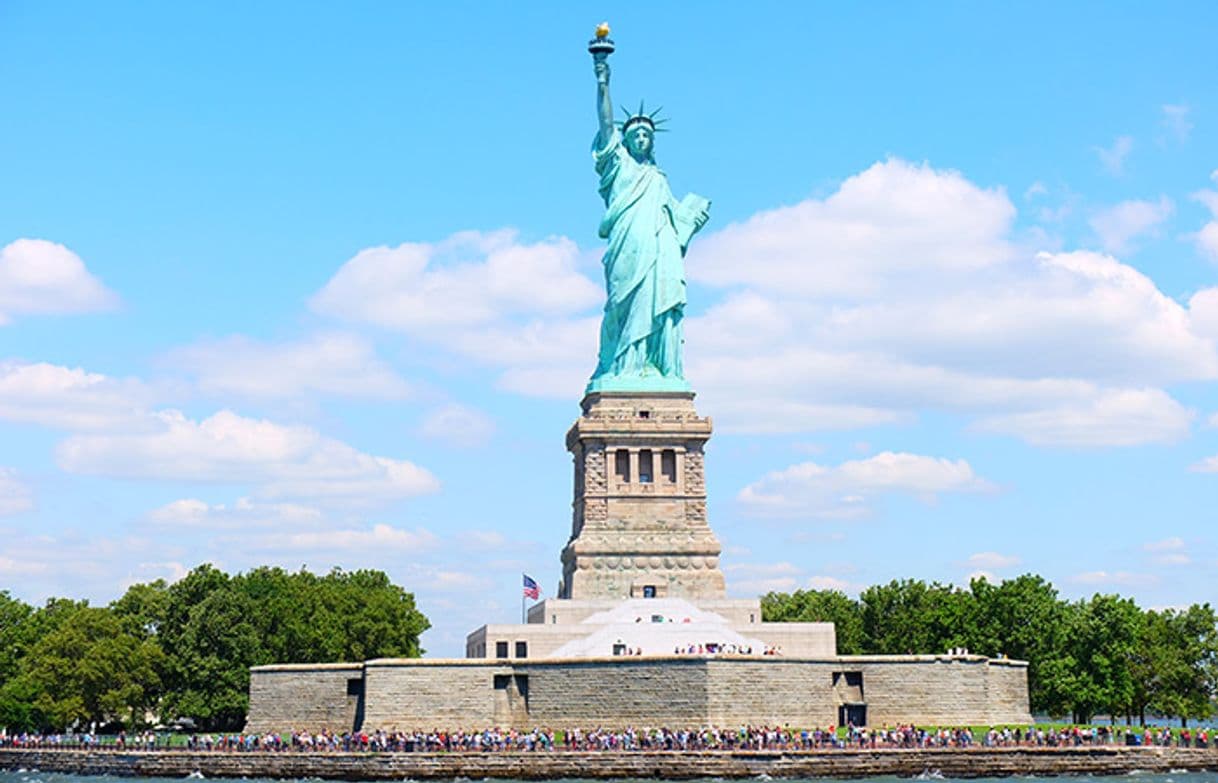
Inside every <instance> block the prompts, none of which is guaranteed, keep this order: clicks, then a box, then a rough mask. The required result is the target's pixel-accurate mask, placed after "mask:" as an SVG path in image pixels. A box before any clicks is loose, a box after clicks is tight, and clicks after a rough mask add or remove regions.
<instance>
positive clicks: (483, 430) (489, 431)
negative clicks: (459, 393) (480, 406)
mask: <svg viewBox="0 0 1218 783" xmlns="http://www.w3.org/2000/svg"><path fill="white" fill-rule="evenodd" d="M420 431H421V432H422V434H423V436H424V437H427V438H431V439H433V440H438V441H441V442H443V443H448V444H451V445H453V446H465V447H471V446H482V445H485V444H486V443H487V442H488V441H489V440H490V439H491V436H492V435H494V434H495V422H494V420H493V419H492V418H491V417H490V416H487V415H486V414H485V413H483V412H482V411H479V410H476V409H474V408H470V407H468V406H465V405H459V404H457V403H451V404H448V405H445V406H443V407H441V408H437V409H436V410H433V411H432V412H431V413H429V414H427V417H426V418H425V419H423V425H422V427H421V428H420Z"/></svg>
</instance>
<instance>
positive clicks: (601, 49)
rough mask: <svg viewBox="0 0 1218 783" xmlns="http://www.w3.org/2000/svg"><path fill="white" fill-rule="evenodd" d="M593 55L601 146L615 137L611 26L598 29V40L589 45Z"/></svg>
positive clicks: (602, 26)
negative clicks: (612, 96) (610, 90)
mask: <svg viewBox="0 0 1218 783" xmlns="http://www.w3.org/2000/svg"><path fill="white" fill-rule="evenodd" d="M588 51H590V52H591V53H592V68H593V70H594V71H595V72H596V118H597V120H598V121H599V123H600V139H601V145H600V146H604V145H605V144H608V143H609V139H610V138H612V137H613V100H612V99H611V98H610V97H609V55H610V54H611V53H612V52H613V41H610V40H609V25H608V24H606V23H604V22H601V23H600V24H599V25H597V27H596V38H594V39H593V41H592V43H590V44H589V45H588Z"/></svg>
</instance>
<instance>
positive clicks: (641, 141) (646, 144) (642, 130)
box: [626, 122, 655, 160]
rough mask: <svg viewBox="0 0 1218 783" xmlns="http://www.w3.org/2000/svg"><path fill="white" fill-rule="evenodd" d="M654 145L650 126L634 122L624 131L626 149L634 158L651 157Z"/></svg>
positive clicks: (653, 136) (644, 158) (643, 158)
mask: <svg viewBox="0 0 1218 783" xmlns="http://www.w3.org/2000/svg"><path fill="white" fill-rule="evenodd" d="M654 146H655V135H654V134H653V133H652V132H651V128H649V127H647V126H646V125H644V124H643V123H641V122H640V123H635V124H634V125H631V126H630V130H628V131H627V132H626V149H627V150H629V151H630V154H631V156H632V157H634V159H635V160H646V159H648V158H650V157H651V152H652V149H653V148H654Z"/></svg>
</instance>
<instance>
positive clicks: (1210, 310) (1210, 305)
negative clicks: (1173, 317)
mask: <svg viewBox="0 0 1218 783" xmlns="http://www.w3.org/2000/svg"><path fill="white" fill-rule="evenodd" d="M1188 317H1189V324H1190V326H1191V328H1192V330H1193V331H1194V332H1196V333H1197V334H1200V335H1204V336H1205V337H1207V338H1209V339H1210V340H1214V341H1218V287H1215V288H1203V289H1201V290H1200V291H1198V292H1197V293H1195V294H1193V295H1192V297H1191V298H1190V299H1189V300H1188Z"/></svg>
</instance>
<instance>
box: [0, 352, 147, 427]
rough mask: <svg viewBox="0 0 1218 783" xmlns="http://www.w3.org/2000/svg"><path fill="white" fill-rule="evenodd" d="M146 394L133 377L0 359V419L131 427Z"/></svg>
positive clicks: (137, 421)
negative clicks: (1, 360)
mask: <svg viewBox="0 0 1218 783" xmlns="http://www.w3.org/2000/svg"><path fill="white" fill-rule="evenodd" d="M151 398H152V393H151V391H150V390H149V389H148V388H147V387H146V386H145V385H144V384H143V383H141V382H140V381H137V380H133V379H116V378H111V377H108V376H106V375H101V374H98V373H92V372H87V371H85V370H83V369H81V368H79V367H75V368H70V367H61V366H59V365H55V364H46V363H43V362H40V363H36V364H28V363H22V362H0V419H7V420H9V421H17V422H28V423H32V424H41V425H43V426H47V427H54V428H57V429H68V430H96V429H110V428H115V427H133V426H139V424H140V422H141V421H142V420H143V418H144V413H143V412H142V409H143V407H144V406H145V405H146V404H148V403H149V402H150V401H151Z"/></svg>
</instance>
